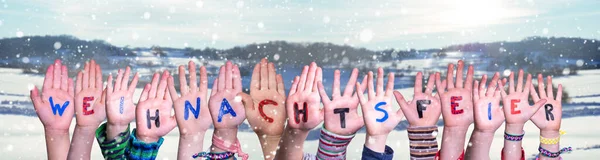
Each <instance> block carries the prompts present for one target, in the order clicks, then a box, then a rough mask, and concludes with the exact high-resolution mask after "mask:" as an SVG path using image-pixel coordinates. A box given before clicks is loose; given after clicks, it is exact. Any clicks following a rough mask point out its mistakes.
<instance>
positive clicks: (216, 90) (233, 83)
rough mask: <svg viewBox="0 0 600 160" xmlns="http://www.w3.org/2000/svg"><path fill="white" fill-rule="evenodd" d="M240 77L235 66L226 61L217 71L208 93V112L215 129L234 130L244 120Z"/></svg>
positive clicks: (238, 70)
mask: <svg viewBox="0 0 600 160" xmlns="http://www.w3.org/2000/svg"><path fill="white" fill-rule="evenodd" d="M240 92H242V77H241V76H240V69H239V67H238V66H237V65H233V64H232V63H231V62H230V61H227V63H226V64H225V66H221V69H220V70H219V78H217V79H215V81H214V83H213V87H212V91H211V93H210V100H209V102H208V103H209V106H208V107H209V110H210V115H211V116H212V120H213V124H214V125H215V129H235V130H236V131H237V127H238V126H239V125H240V124H242V122H243V121H244V120H245V119H246V114H245V110H244V105H243V103H242V99H241V98H242V97H238V96H237V94H238V93H240Z"/></svg>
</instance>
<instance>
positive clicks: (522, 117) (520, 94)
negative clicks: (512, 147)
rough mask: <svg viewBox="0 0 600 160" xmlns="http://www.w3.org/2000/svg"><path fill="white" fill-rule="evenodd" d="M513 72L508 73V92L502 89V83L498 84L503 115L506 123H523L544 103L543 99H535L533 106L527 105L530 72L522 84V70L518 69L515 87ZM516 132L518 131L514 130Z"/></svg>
mask: <svg viewBox="0 0 600 160" xmlns="http://www.w3.org/2000/svg"><path fill="white" fill-rule="evenodd" d="M514 79H515V76H514V73H512V72H511V73H510V76H509V86H508V92H509V94H508V95H507V94H506V91H504V89H503V88H504V85H503V84H502V83H499V84H500V88H501V95H502V99H503V104H504V107H502V108H504V116H505V117H506V124H507V125H523V124H525V122H527V121H528V120H529V118H531V116H533V114H535V112H537V111H538V109H540V107H541V106H542V105H543V104H544V103H546V100H545V99H542V100H539V101H536V103H535V104H534V105H533V106H530V105H529V101H528V96H529V91H530V89H531V86H532V84H531V74H528V75H527V81H526V83H525V85H523V70H522V69H521V70H520V71H519V79H518V82H517V86H516V87H515V80H514ZM516 132H518V131H516ZM519 134H520V133H519Z"/></svg>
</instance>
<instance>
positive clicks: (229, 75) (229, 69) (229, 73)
mask: <svg viewBox="0 0 600 160" xmlns="http://www.w3.org/2000/svg"><path fill="white" fill-rule="evenodd" d="M225 88H227V89H232V88H233V64H231V61H227V63H225Z"/></svg>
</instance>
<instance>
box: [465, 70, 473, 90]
mask: <svg viewBox="0 0 600 160" xmlns="http://www.w3.org/2000/svg"><path fill="white" fill-rule="evenodd" d="M473 72H474V71H473V66H472V65H470V66H469V69H468V70H467V80H466V81H465V88H466V89H473V88H471V86H472V85H471V84H473Z"/></svg>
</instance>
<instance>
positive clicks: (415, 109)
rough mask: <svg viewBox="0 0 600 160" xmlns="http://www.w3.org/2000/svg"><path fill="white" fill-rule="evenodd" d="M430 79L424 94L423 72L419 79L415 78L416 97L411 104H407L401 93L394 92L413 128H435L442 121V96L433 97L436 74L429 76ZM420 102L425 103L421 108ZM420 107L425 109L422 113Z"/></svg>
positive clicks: (418, 75) (418, 76)
mask: <svg viewBox="0 0 600 160" xmlns="http://www.w3.org/2000/svg"><path fill="white" fill-rule="evenodd" d="M428 79H429V80H428V81H427V88H426V89H425V92H423V87H422V86H423V82H422V80H423V74H422V73H421V72H418V73H417V77H416V78H415V92H414V97H413V100H412V101H411V102H406V100H405V99H404V96H403V95H402V94H401V93H400V92H398V91H394V95H395V96H396V101H397V102H398V104H400V108H401V109H402V112H404V116H406V119H407V120H408V123H409V124H410V126H412V127H420V126H434V125H436V124H437V121H438V120H439V119H440V114H442V108H441V107H440V95H439V94H436V95H435V96H434V95H433V84H434V81H435V74H431V75H429V78H428ZM419 102H421V103H423V104H421V105H422V106H419V104H418V103H419ZM419 107H424V108H422V109H421V111H420V112H421V113H419Z"/></svg>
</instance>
